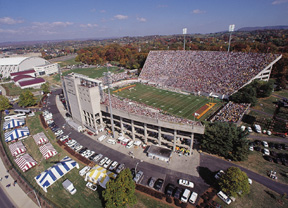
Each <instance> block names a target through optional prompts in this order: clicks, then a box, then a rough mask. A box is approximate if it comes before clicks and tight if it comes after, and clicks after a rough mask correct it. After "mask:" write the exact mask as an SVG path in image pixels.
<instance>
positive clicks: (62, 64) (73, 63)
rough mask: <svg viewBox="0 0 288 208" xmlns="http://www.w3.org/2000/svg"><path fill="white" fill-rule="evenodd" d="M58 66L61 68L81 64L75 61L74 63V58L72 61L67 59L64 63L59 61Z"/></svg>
mask: <svg viewBox="0 0 288 208" xmlns="http://www.w3.org/2000/svg"><path fill="white" fill-rule="evenodd" d="M58 64H59V65H60V66H61V67H63V66H67V65H76V64H81V62H77V61H75V58H73V59H69V60H66V61H60V62H58Z"/></svg>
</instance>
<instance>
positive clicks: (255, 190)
mask: <svg viewBox="0 0 288 208" xmlns="http://www.w3.org/2000/svg"><path fill="white" fill-rule="evenodd" d="M280 198H281V196H280V195H279V194H277V193H276V192H274V191H272V190H270V189H268V188H266V187H265V186H263V185H261V184H259V183H257V182H255V181H253V184H252V185H251V189H250V193H249V194H247V195H245V196H242V197H240V196H237V197H236V201H235V202H232V203H231V204H229V205H227V204H225V203H224V202H223V201H222V200H221V199H219V197H216V202H218V203H219V204H221V205H222V207H227V208H228V207H229V208H244V207H245V208H258V207H259V208H260V207H261V208H271V207H273V208H282V207H288V200H287V199H286V200H284V205H280V204H279V203H278V202H277V200H278V199H280Z"/></svg>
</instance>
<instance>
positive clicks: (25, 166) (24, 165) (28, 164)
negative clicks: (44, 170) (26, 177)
mask: <svg viewBox="0 0 288 208" xmlns="http://www.w3.org/2000/svg"><path fill="white" fill-rule="evenodd" d="M15 162H16V164H17V165H18V166H19V168H20V169H21V170H22V171H23V172H26V171H27V170H29V169H30V168H33V167H34V166H35V165H37V162H36V161H35V160H34V159H33V158H32V157H31V156H30V155H29V154H24V155H22V156H20V157H18V158H16V159H15Z"/></svg>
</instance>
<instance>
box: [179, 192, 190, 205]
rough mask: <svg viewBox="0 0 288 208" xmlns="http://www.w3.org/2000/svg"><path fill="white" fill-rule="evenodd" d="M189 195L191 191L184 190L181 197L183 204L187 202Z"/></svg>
mask: <svg viewBox="0 0 288 208" xmlns="http://www.w3.org/2000/svg"><path fill="white" fill-rule="evenodd" d="M190 194H191V191H190V190H189V189H185V190H184V192H183V194H182V196H181V201H182V202H184V203H187V202H188V199H189V196H190Z"/></svg>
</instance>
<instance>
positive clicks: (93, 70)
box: [54, 67, 124, 82]
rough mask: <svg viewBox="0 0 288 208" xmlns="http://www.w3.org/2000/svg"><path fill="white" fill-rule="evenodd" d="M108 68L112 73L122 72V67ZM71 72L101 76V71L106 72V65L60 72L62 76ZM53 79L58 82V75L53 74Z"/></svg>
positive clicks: (93, 76) (95, 76) (94, 76)
mask: <svg viewBox="0 0 288 208" xmlns="http://www.w3.org/2000/svg"><path fill="white" fill-rule="evenodd" d="M108 70H109V71H110V72H113V73H121V72H124V69H121V70H120V68H119V67H109V68H108ZM72 72H75V73H78V74H83V75H86V76H88V77H90V78H92V79H95V78H99V77H103V73H104V72H107V67H99V68H76V69H71V70H68V71H65V72H63V73H62V75H63V76H65V75H67V74H70V73H72ZM54 80H55V81H57V82H59V81H60V77H59V75H58V76H57V75H54Z"/></svg>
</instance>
